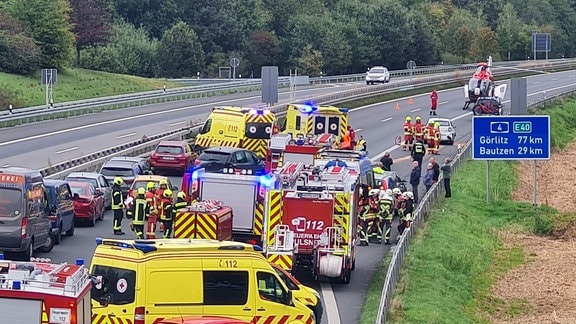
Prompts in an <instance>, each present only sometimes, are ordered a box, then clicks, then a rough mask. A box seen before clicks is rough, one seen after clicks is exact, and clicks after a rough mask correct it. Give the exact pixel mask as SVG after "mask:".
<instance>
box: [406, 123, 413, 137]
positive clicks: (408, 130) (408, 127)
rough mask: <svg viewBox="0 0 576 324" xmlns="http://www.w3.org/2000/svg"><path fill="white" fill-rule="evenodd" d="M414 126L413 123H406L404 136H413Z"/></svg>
mask: <svg viewBox="0 0 576 324" xmlns="http://www.w3.org/2000/svg"><path fill="white" fill-rule="evenodd" d="M412 128H413V126H412V123H411V122H405V123H404V135H412V133H413V131H414V130H413V129H412Z"/></svg>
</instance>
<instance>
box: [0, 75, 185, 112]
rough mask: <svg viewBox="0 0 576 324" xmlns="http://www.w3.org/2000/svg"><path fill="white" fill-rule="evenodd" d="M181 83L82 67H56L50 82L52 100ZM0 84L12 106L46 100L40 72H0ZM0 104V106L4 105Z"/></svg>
mask: <svg viewBox="0 0 576 324" xmlns="http://www.w3.org/2000/svg"><path fill="white" fill-rule="evenodd" d="M164 84H165V85H166V87H167V88H175V87H180V86H182V85H181V84H179V83H174V82H169V81H166V80H161V79H148V78H141V77H136V76H131V75H122V74H113V73H106V72H100V71H92V70H85V69H67V70H60V71H58V83H57V84H55V85H54V88H53V95H54V102H55V103H58V102H65V101H74V100H82V99H89V98H96V97H104V96H113V95H120V94H126V93H132V92H142V91H149V90H161V89H162V86H163V85H164ZM0 87H1V89H2V90H3V92H5V96H6V97H8V98H6V99H9V100H10V101H11V102H12V105H13V106H14V107H25V106H37V105H43V104H45V103H46V95H45V88H44V86H42V85H41V84H40V72H38V73H37V75H33V76H21V75H15V74H8V73H0ZM6 106H7V105H2V107H0V109H7V107H6Z"/></svg>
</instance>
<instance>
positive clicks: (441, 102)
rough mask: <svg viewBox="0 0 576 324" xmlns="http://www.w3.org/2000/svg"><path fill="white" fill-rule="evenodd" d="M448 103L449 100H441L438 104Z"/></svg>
mask: <svg viewBox="0 0 576 324" xmlns="http://www.w3.org/2000/svg"><path fill="white" fill-rule="evenodd" d="M447 103H448V101H440V102H439V103H438V104H439V105H443V104H447Z"/></svg>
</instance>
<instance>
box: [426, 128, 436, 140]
mask: <svg viewBox="0 0 576 324" xmlns="http://www.w3.org/2000/svg"><path fill="white" fill-rule="evenodd" d="M425 133H426V139H429V140H433V139H434V136H435V133H436V128H434V126H427V127H426V130H425Z"/></svg>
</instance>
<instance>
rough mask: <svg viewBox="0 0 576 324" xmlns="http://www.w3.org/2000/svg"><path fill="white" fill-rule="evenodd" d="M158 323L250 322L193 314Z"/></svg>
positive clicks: (223, 323) (220, 323) (221, 323)
mask: <svg viewBox="0 0 576 324" xmlns="http://www.w3.org/2000/svg"><path fill="white" fill-rule="evenodd" d="M158 324H250V322H246V321H241V320H237V319H233V318H228V317H220V316H200V317H197V316H193V317H177V318H174V319H166V320H162V321H160V323H158Z"/></svg>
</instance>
